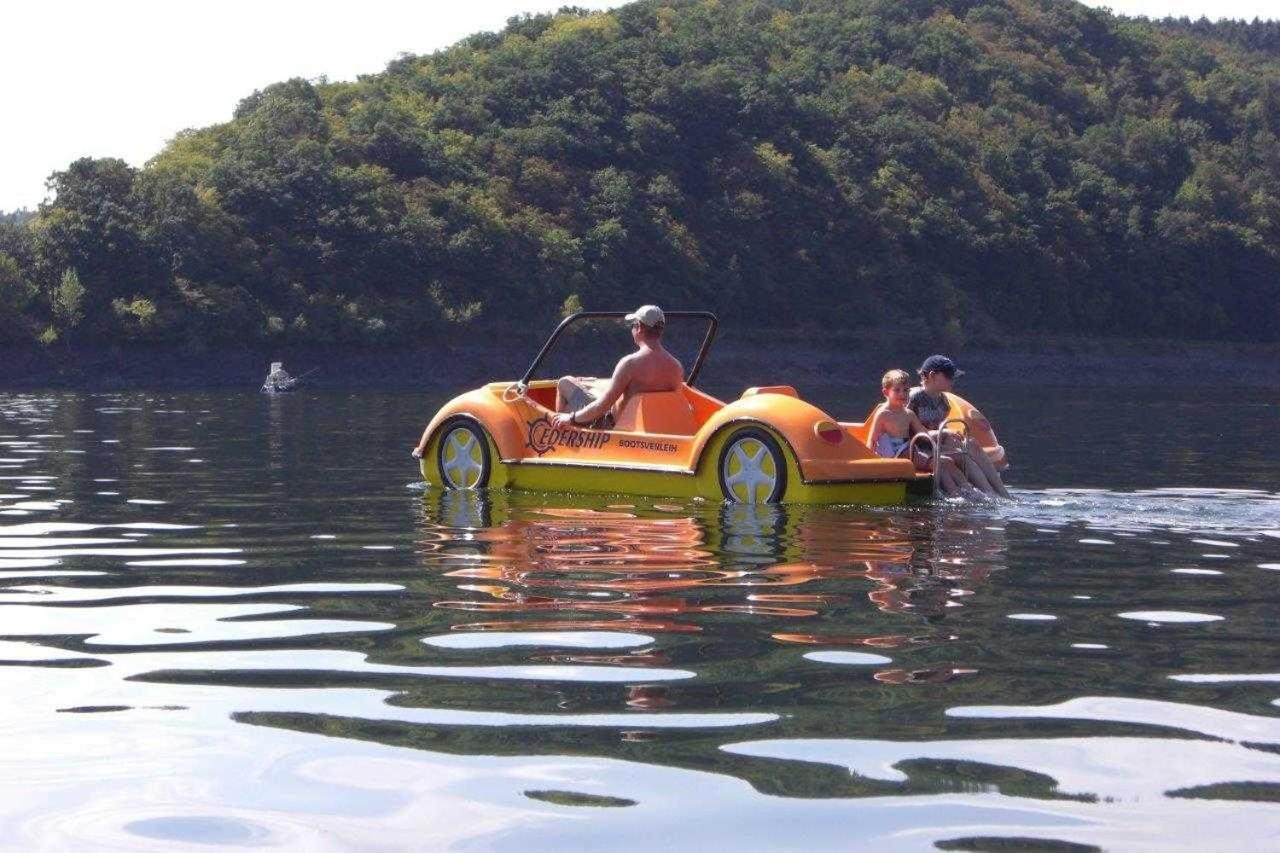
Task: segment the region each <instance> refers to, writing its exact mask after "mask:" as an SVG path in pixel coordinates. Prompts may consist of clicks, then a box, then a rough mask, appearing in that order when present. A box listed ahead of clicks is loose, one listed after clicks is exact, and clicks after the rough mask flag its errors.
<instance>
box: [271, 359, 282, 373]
mask: <svg viewBox="0 0 1280 853" xmlns="http://www.w3.org/2000/svg"><path fill="white" fill-rule="evenodd" d="M282 367H284V362H283V361H273V362H271V372H272V373H275V372H276V371H277V370H279V369H280V368H282Z"/></svg>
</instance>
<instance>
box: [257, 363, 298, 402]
mask: <svg viewBox="0 0 1280 853" xmlns="http://www.w3.org/2000/svg"><path fill="white" fill-rule="evenodd" d="M297 384H298V380H297V379H294V378H293V377H292V376H290V375H289V372H288V371H287V370H285V369H284V362H283V361H273V362H271V370H270V371H269V372H268V373H267V378H266V379H265V380H264V381H263V383H262V393H264V394H278V393H279V392H281V391H292V390H293V387H294V386H295V385H297Z"/></svg>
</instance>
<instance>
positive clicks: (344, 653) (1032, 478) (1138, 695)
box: [0, 390, 1280, 850]
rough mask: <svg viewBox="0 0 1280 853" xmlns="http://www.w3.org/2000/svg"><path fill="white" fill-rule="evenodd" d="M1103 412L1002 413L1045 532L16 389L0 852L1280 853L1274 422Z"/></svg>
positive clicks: (1135, 396)
mask: <svg viewBox="0 0 1280 853" xmlns="http://www.w3.org/2000/svg"><path fill="white" fill-rule="evenodd" d="M1109 394H1110V396H1107V395H1101V394H1100V393H1097V392H1088V391H1074V392H1060V393H1059V392H1055V393H1045V392H1039V393H1035V394H1032V393H1027V392H1021V393H1011V392H1007V391H995V390H992V391H987V392H984V393H979V392H977V391H974V392H973V393H972V399H974V400H975V401H978V402H981V403H983V404H984V406H985V408H986V409H987V411H988V412H989V413H990V414H992V415H993V417H994V419H995V420H996V422H997V425H998V426H999V427H1000V430H1001V436H1002V438H1003V439H1004V441H1005V444H1006V445H1007V446H1008V447H1009V448H1010V451H1011V454H1012V455H1013V457H1014V461H1015V464H1016V470H1015V472H1014V473H1015V476H1014V477H1012V478H1011V483H1012V484H1013V485H1014V486H1015V487H1016V488H1015V492H1014V493H1015V498H1016V500H1014V501H1012V502H1009V503H1000V504H993V505H964V504H951V505H943V504H936V505H925V506H915V507H911V508H905V509H904V508H899V509H882V510H866V509H859V508H855V507H849V508H803V507H800V508H796V507H787V508H776V507H774V508H769V507H763V508H751V507H741V506H727V505H720V504H716V503H710V502H707V503H701V502H698V503H694V502H682V501H669V500H650V499H643V500H638V499H632V498H627V497H626V496H611V497H603V498H591V499H583V498H573V497H569V496H565V495H529V494H524V495H514V494H504V493H492V494H487V495H466V494H458V493H453V494H441V493H440V492H438V491H435V490H424V489H422V488H421V487H419V486H418V485H417V484H416V483H415V479H416V478H415V470H414V467H413V465H412V464H411V460H409V458H408V456H407V450H408V448H409V447H410V446H411V444H412V442H413V440H414V438H415V434H416V432H417V431H418V430H419V429H420V428H421V425H422V422H423V420H424V419H425V418H426V416H427V415H429V414H430V412H431V411H432V410H433V409H434V407H435V405H437V404H438V403H439V402H440V401H439V400H435V399H423V398H421V397H418V396H412V395H394V394H376V393H362V394H353V395H345V394H340V393H313V394H299V395H297V396H292V397H284V398H274V399H273V398H264V397H260V396H259V395H256V394H250V393H243V394H242V393H222V392H219V393H169V392H164V393H160V392H156V393H126V394H70V393H49V394H24V395H12V394H11V395H4V396H0V416H2V418H0V664H2V665H0V720H2V721H3V728H4V732H5V735H6V737H5V738H4V743H5V746H4V749H3V751H0V770H2V771H3V772H0V793H2V794H3V796H2V797H0V830H3V832H2V835H0V837H3V838H4V839H5V842H4V846H5V847H8V848H13V849H35V848H39V847H44V848H49V849H89V848H102V847H105V848H111V849H143V850H146V849H154V850H172V849H176V848H184V847H187V848H190V849H209V848H210V847H211V846H214V847H216V846H224V847H238V846H255V847H263V846H267V847H269V846H287V847H293V848H304V849H311V850H319V849H353V848H356V849H370V848H378V849H384V848H390V849H424V848H438V847H441V846H453V847H460V848H472V847H478V848H483V849H495V848H496V849H505V848H519V849H523V850H527V849H564V848H565V847H566V846H567V845H577V846H580V847H583V848H590V849H612V848H645V849H653V848H654V846H655V845H658V846H661V847H666V848H674V849H718V848H721V847H727V846H730V845H732V846H736V847H739V848H749V849H760V848H787V849H800V848H803V849H832V848H841V849H847V848H850V847H854V846H858V845H864V846H867V847H874V848H875V849H881V850H895V849H903V850H917V849H931V848H934V847H935V846H937V847H942V848H943V849H992V848H993V847H994V846H998V843H999V842H1000V841H1002V840H1003V841H1005V842H1006V843H1007V842H1008V841H1009V840H1010V839H1016V840H1017V843H1016V846H1018V847H1019V848H1030V849H1039V848H1037V846H1036V845H1040V846H1041V847H1043V849H1055V850H1061V849H1078V848H1077V846H1076V845H1080V846H1083V847H1101V848H1108V849H1133V848H1150V849H1179V848H1181V849H1240V848H1257V847H1260V846H1263V845H1264V844H1273V843H1274V841H1275V839H1276V838H1277V837H1280V707H1278V706H1280V645H1278V643H1277V639H1276V626H1277V616H1278V615H1280V609H1278V607H1277V605H1278V604H1280V495H1277V493H1276V491H1275V489H1276V487H1275V483H1276V482H1277V481H1278V480H1280V454H1277V453H1276V451H1275V444H1274V436H1275V434H1276V431H1277V428H1280V418H1278V417H1277V409H1276V407H1275V405H1274V404H1272V403H1266V404H1263V403H1252V404H1250V403H1246V404H1243V405H1240V406H1233V407H1232V409H1231V411H1232V413H1233V414H1232V420H1231V421H1230V422H1226V421H1223V420H1222V419H1221V418H1220V417H1218V416H1214V417H1212V418H1204V417H1201V416H1199V409H1198V406H1199V405H1200V404H1201V403H1202V402H1203V395H1198V394H1197V395H1193V394H1183V395H1179V394H1177V393H1175V392H1160V391H1157V390H1148V391H1141V392H1134V391H1126V392H1109ZM814 396H815V397H817V398H818V399H819V401H820V402H823V403H825V404H827V405H828V406H830V408H832V409H833V410H834V411H836V412H839V413H840V414H842V415H846V416H850V415H855V414H860V413H861V412H863V411H865V410H866V408H867V407H868V401H865V400H861V399H858V400H848V401H844V400H842V399H841V395H840V394H839V393H838V392H835V391H832V392H829V393H828V394H827V396H826V397H825V398H824V397H823V396H822V395H821V393H818V394H815V395H814ZM1243 399H1257V397H1256V395H1254V396H1252V397H1249V396H1245V397H1244V398H1243ZM1224 411H1225V410H1224ZM1154 419H1165V420H1167V421H1168V422H1170V423H1176V424H1177V428H1176V429H1167V430H1152V429H1151V428H1150V425H1151V423H1152V422H1153V420H1154Z"/></svg>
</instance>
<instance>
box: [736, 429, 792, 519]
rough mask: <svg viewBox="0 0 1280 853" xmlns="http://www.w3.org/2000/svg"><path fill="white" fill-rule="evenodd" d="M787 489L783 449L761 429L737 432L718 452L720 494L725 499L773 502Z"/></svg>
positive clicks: (751, 502) (746, 501)
mask: <svg viewBox="0 0 1280 853" xmlns="http://www.w3.org/2000/svg"><path fill="white" fill-rule="evenodd" d="M786 488H787V463H786V458H785V457H784V456H783V455H782V448H781V447H779V446H778V442H776V441H775V440H774V439H773V436H771V435H769V433H767V432H765V431H764V430H762V429H754V428H748V429H743V430H739V431H738V432H735V433H734V434H733V435H732V436H730V437H729V440H728V441H727V442H725V445H724V449H723V450H721V451H720V491H721V493H723V494H724V497H725V500H730V501H738V502H740V503H749V504H754V503H775V502H777V501H779V500H781V499H782V493H783V492H784V491H786Z"/></svg>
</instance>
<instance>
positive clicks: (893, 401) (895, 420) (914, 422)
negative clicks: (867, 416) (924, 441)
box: [867, 370, 925, 459]
mask: <svg viewBox="0 0 1280 853" xmlns="http://www.w3.org/2000/svg"><path fill="white" fill-rule="evenodd" d="M910 384H911V377H910V376H908V375H907V372H906V371H905V370H890V371H889V372H888V373H886V374H885V375H884V376H883V377H881V379H880V393H882V394H884V402H883V403H881V404H880V405H879V406H878V407H877V408H876V413H875V414H874V415H872V417H871V428H870V429H868V430H867V447H869V448H871V450H872V451H874V452H875V454H876V455H877V456H885V457H888V458H890V459H892V458H893V457H895V456H900V455H902V451H904V450H906V449H907V445H908V444H910V443H911V436H912V435H914V434H915V433H917V432H924V431H925V428H924V424H922V423H920V418H918V417H917V416H916V413H915V412H913V411H911V410H910V409H908V408H907V400H908V397H909V394H910V387H909V386H910Z"/></svg>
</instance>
